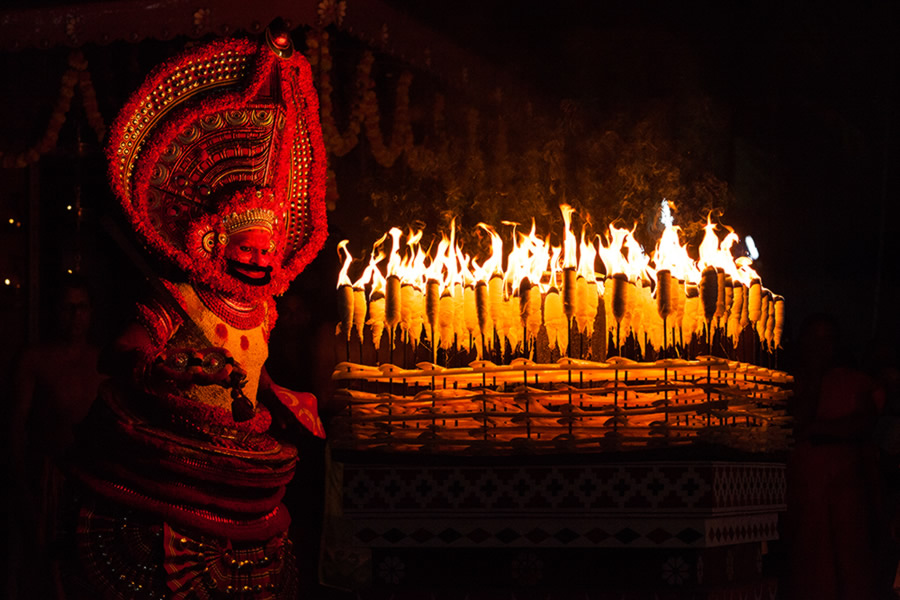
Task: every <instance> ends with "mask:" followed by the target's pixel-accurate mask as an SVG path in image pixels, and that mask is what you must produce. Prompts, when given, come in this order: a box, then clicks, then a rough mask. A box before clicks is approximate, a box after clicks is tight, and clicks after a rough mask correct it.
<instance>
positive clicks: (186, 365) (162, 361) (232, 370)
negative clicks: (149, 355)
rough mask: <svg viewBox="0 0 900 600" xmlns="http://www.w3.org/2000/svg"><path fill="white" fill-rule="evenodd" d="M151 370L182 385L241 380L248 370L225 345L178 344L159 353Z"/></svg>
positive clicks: (213, 383) (227, 385) (228, 383)
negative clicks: (191, 346)
mask: <svg viewBox="0 0 900 600" xmlns="http://www.w3.org/2000/svg"><path fill="white" fill-rule="evenodd" d="M154 373H155V374H156V375H158V376H161V377H162V378H163V379H168V380H170V381H174V382H175V383H178V384H182V385H188V384H193V385H221V386H223V387H231V386H232V384H233V383H232V382H234V381H235V380H236V379H237V380H243V379H244V378H246V376H247V373H246V371H244V370H243V369H242V368H241V367H240V365H238V364H237V363H236V362H235V360H234V357H233V356H232V355H231V353H230V352H229V351H228V350H226V349H225V348H204V349H202V350H196V349H193V348H178V349H174V350H170V351H167V352H165V353H163V354H161V355H160V356H159V357H158V358H157V359H156V361H155V367H154Z"/></svg>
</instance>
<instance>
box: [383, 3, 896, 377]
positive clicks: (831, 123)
mask: <svg viewBox="0 0 900 600" xmlns="http://www.w3.org/2000/svg"><path fill="white" fill-rule="evenodd" d="M391 4H393V5H395V6H398V7H400V8H402V9H403V10H405V11H407V12H409V13H410V14H412V15H414V16H417V17H418V18H420V19H422V20H423V21H425V22H426V23H428V24H429V25H430V26H431V27H433V28H434V29H436V30H438V31H441V32H443V33H445V34H447V35H448V36H449V37H451V38H452V39H454V40H456V41H457V42H458V43H459V44H460V45H461V46H463V47H465V48H468V49H470V50H472V51H473V52H474V53H476V54H478V55H480V56H481V57H483V58H484V59H485V60H486V61H488V62H490V63H492V64H493V65H495V66H496V67H497V68H498V69H500V70H501V71H503V72H505V73H507V74H509V75H511V76H512V77H514V78H516V79H518V80H519V81H521V82H522V83H523V84H525V86H526V87H527V88H528V89H531V90H533V92H534V93H535V94H537V95H539V96H542V97H545V98H548V99H550V100H551V101H553V100H557V101H558V100H560V99H574V100H577V101H578V102H579V103H580V105H581V106H583V107H587V110H588V112H589V113H592V114H589V115H588V117H590V116H595V117H597V120H598V122H604V120H603V119H604V117H605V116H608V115H611V114H614V113H620V112H623V111H625V112H627V111H629V110H630V111H642V110H653V109H652V107H653V106H654V105H666V106H668V107H669V108H671V107H673V106H674V110H673V111H670V112H671V113H674V114H675V115H676V116H677V115H678V114H684V115H686V116H689V115H691V114H693V113H694V112H695V111H696V110H703V111H708V112H712V113H713V114H714V115H715V117H716V119H717V122H719V123H721V124H722V127H721V128H718V129H716V130H713V131H706V132H699V133H700V134H704V133H705V134H707V136H708V142H709V145H708V147H707V154H706V155H705V156H704V158H705V159H706V160H708V162H709V169H710V170H711V171H712V172H713V173H714V174H715V175H716V176H717V177H718V178H720V179H722V180H724V181H725V182H726V183H727V184H728V187H729V191H730V198H731V199H730V202H729V203H728V206H727V208H726V212H725V215H724V216H723V217H722V222H724V223H728V224H730V225H732V226H733V227H735V228H736V229H737V231H738V232H739V233H741V234H742V235H748V234H750V235H752V236H753V237H754V239H755V240H756V243H757V246H758V248H759V251H760V260H759V261H758V263H757V267H758V270H759V271H760V274H761V275H762V277H763V281H764V283H765V284H766V285H767V286H768V287H770V288H771V289H773V290H775V291H776V293H781V294H783V295H784V296H785V297H786V299H787V306H788V319H789V323H788V329H787V333H786V334H787V335H788V336H790V335H791V334H792V333H793V334H794V335H796V332H797V330H798V329H799V326H800V323H801V322H802V321H803V320H804V319H806V318H807V317H809V316H810V315H812V314H814V313H819V312H824V313H829V314H832V315H835V316H837V317H838V318H839V320H840V322H841V323H842V325H843V327H844V329H845V334H846V336H847V344H846V352H848V353H851V354H852V355H854V356H855V358H856V359H858V360H864V359H865V358H866V355H867V353H868V352H869V349H870V348H871V342H872V340H873V339H874V338H876V337H878V336H881V337H884V338H887V339H890V340H893V343H894V344H896V340H898V337H897V336H898V334H900V331H898V316H897V313H898V312H900V308H898V304H900V293H898V283H897V282H898V274H900V269H898V267H897V264H896V259H897V256H898V248H900V245H898V238H900V228H898V224H897V222H898V217H900V211H898V207H897V205H898V202H897V189H898V188H897V183H898V182H897V165H898V158H900V157H898V145H897V138H898V136H897V133H896V132H897V123H896V119H897V111H896V106H897V103H898V96H897V87H898V85H897V84H898V81H897V54H898V39H900V36H898V33H900V29H898V13H900V11H898V4H897V3H896V2H883V3H866V6H857V5H856V4H857V3H852V4H851V3H837V4H829V5H827V6H825V5H822V4H820V3H796V2H786V3H784V2H778V3H775V2H751V3H746V2H742V3H729V2H700V3H691V2H688V3H684V2H665V3H655V2H650V3H648V2H639V3H634V2H624V1H614V2H574V1H569V0H561V1H556V2H540V3H536V2H523V3H518V2H517V3H510V2H484V1H478V0H458V1H455V2H452V3H422V2H415V1H413V0H392V1H391ZM699 104H702V106H700V107H699V108H698V105H699ZM685 122H686V123H690V119H688V118H686V119H685ZM676 130H677V128H676ZM680 134H681V135H684V136H691V135H697V134H698V132H692V131H689V130H688V129H685V130H684V131H682V132H681V133H680Z"/></svg>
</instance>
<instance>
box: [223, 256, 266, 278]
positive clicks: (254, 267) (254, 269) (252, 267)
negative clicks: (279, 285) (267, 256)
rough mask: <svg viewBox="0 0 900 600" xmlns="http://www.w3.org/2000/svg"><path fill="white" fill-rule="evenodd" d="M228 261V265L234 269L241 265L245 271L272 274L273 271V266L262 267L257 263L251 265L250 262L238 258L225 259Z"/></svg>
mask: <svg viewBox="0 0 900 600" xmlns="http://www.w3.org/2000/svg"><path fill="white" fill-rule="evenodd" d="M225 262H226V263H228V266H229V267H230V268H232V269H236V268H238V267H240V268H241V269H242V270H244V271H250V272H253V273H266V274H267V275H270V274H271V273H272V267H260V266H257V265H251V264H250V263H243V262H240V261H238V260H232V259H227V260H226V261H225Z"/></svg>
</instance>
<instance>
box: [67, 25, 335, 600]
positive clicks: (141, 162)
mask: <svg viewBox="0 0 900 600" xmlns="http://www.w3.org/2000/svg"><path fill="white" fill-rule="evenodd" d="M113 131H114V137H113V139H112V140H111V144H110V149H109V158H110V164H111V176H112V181H113V188H114V190H115V192H116V194H117V196H118V197H119V200H120V201H121V202H122V205H123V207H124V208H125V211H126V213H127V215H128V217H129V219H130V221H131V223H132V224H133V225H134V227H135V228H136V230H137V232H138V233H139V234H140V236H141V237H142V238H143V240H144V242H145V243H146V245H147V247H148V248H149V249H150V250H151V251H153V252H156V253H157V254H159V255H161V256H162V257H163V258H164V259H167V260H168V261H169V262H171V263H172V264H173V265H174V266H175V267H177V269H178V270H179V271H180V272H181V273H183V277H182V278H181V279H179V280H177V281H168V280H164V281H161V285H159V286H158V293H157V295H156V297H154V298H152V299H150V300H148V301H145V302H143V303H141V304H139V305H138V311H137V319H136V322H135V323H134V324H132V325H131V326H130V327H129V328H128V329H127V331H126V332H125V333H124V334H123V336H122V337H121V338H120V339H119V340H118V342H117V344H116V350H117V356H118V357H119V360H118V361H114V362H116V364H117V365H118V366H119V367H120V369H119V376H118V377H116V378H114V379H113V380H112V381H111V383H110V384H109V385H108V386H107V387H106V388H104V389H103V391H102V392H101V394H100V399H99V401H98V402H97V403H96V406H95V410H94V412H93V414H92V415H91V418H90V419H89V422H88V424H87V425H86V431H87V432H88V434H87V435H85V436H83V439H82V447H81V450H80V452H79V455H78V460H77V461H76V462H75V466H74V467H73V473H74V475H75V476H76V477H77V479H78V480H80V481H81V483H82V484H83V487H84V488H85V496H86V498H85V499H84V501H83V504H82V506H81V509H80V516H79V522H78V527H77V534H76V536H77V544H78V558H79V561H80V566H79V573H80V579H81V582H80V590H81V592H82V593H83V594H84V595H85V596H90V597H95V598H96V597H104V598H154V597H171V598H185V599H186V598H200V599H204V598H218V597H223V598H224V597H228V598H234V597H240V598H294V597H295V596H296V580H297V578H296V572H295V565H294V561H293V555H292V553H291V548H290V542H289V540H288V538H287V528H288V525H289V522H290V517H289V515H288V514H287V511H286V510H285V507H284V505H283V504H282V503H281V500H282V496H283V494H284V489H285V485H286V484H287V483H288V481H290V479H291V477H292V475H293V471H294V464H295V461H296V450H295V449H294V448H293V447H292V446H290V445H288V444H285V443H282V442H280V441H278V440H276V439H275V438H274V437H272V436H271V435H269V434H268V433H267V430H268V428H269V425H270V423H271V422H272V415H271V413H270V412H269V411H270V409H271V410H272V412H277V413H278V415H279V418H285V417H287V418H293V419H296V420H297V421H299V422H300V423H301V424H303V425H304V426H306V427H307V428H308V429H309V430H310V431H312V432H313V433H314V434H315V435H318V436H320V437H324V431H323V429H322V425H321V423H320V421H319V419H318V416H317V414H316V404H315V398H314V397H312V396H311V395H310V394H301V393H296V392H291V391H289V390H285V389H283V388H279V387H278V386H276V385H274V384H273V383H272V382H271V381H270V380H269V379H268V377H267V376H266V374H265V371H264V369H263V365H264V363H265V360H266V357H267V355H268V344H267V342H268V336H269V332H270V331H271V329H272V327H273V326H274V324H275V320H276V313H275V304H274V301H273V299H272V296H273V295H274V294H277V293H281V292H283V291H284V290H285V289H286V288H287V286H288V285H289V283H290V282H291V280H292V279H293V278H294V277H295V276H296V275H297V274H298V273H299V272H300V271H302V270H303V268H304V267H305V266H306V265H307V264H308V263H309V261H310V260H311V259H312V258H313V257H314V256H315V254H316V252H318V250H319V249H320V248H321V246H322V244H323V242H324V240H325V236H326V227H325V213H324V192H325V149H324V146H323V143H322V136H321V131H320V127H319V123H318V102H317V97H316V94H315V90H314V89H313V86H312V80H311V76H310V69H309V65H308V64H307V62H306V60H305V59H304V58H303V57H302V56H301V55H300V54H299V53H295V52H293V48H292V47H291V45H290V39H289V38H288V37H287V36H286V35H274V34H272V33H271V32H267V36H266V41H265V42H264V43H257V42H253V41H245V40H226V41H219V42H214V43H212V44H209V45H206V46H203V47H198V48H194V49H192V50H190V51H188V52H187V53H185V54H183V55H182V56H179V57H177V58H176V59H174V60H171V61H169V62H167V63H165V64H163V65H161V67H160V68H158V69H157V70H156V71H155V72H154V73H153V74H151V75H150V76H149V77H148V79H147V81H146V82H145V83H144V85H143V86H142V87H141V88H140V89H139V90H138V91H137V92H136V93H135V94H134V96H133V98H132V100H131V101H130V102H129V103H128V105H127V106H126V107H125V108H124V109H123V110H122V112H121V113H120V115H119V118H118V120H117V122H116V123H115V126H114V128H113Z"/></svg>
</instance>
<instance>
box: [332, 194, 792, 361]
mask: <svg viewBox="0 0 900 600" xmlns="http://www.w3.org/2000/svg"><path fill="white" fill-rule="evenodd" d="M662 206H663V208H664V209H670V210H671V206H670V203H668V201H664V203H663V205H662ZM560 210H561V212H562V215H563V221H564V227H565V230H564V235H563V243H562V244H561V245H553V244H551V243H550V237H549V236H546V237H542V236H541V235H539V234H538V231H537V225H536V223H535V221H534V220H532V223H531V228H530V230H529V231H528V232H527V233H526V232H523V231H521V230H520V227H519V225H518V224H516V223H511V222H504V224H505V225H509V226H511V236H510V237H509V238H507V240H508V241H507V242H506V243H505V242H504V237H505V236H504V237H501V235H500V234H499V233H498V232H497V231H496V230H495V229H494V228H493V227H491V226H489V225H487V224H484V223H479V224H478V225H477V227H478V228H480V229H481V230H483V231H485V232H486V233H487V234H488V236H489V239H490V254H489V255H488V256H487V257H481V256H473V255H470V254H467V253H466V252H465V251H464V249H463V247H462V244H461V243H460V240H459V239H458V236H457V229H456V228H457V225H456V219H453V220H451V222H450V228H449V234H448V233H441V235H440V240H439V241H438V240H437V239H436V238H435V239H434V241H432V242H431V243H429V244H428V245H427V247H424V246H423V244H422V240H423V238H424V233H425V232H424V230H422V229H419V230H414V229H408V231H407V233H406V234H405V241H404V234H403V232H402V230H401V229H400V228H397V227H393V228H391V229H390V231H389V232H388V233H386V234H385V235H383V236H382V237H381V238H380V239H379V240H378V241H376V242H375V243H374V244H373V246H372V253H371V256H370V258H369V260H368V264H367V266H366V268H365V270H364V272H363V274H362V276H361V277H360V278H359V279H358V280H356V281H355V282H353V283H351V280H350V278H349V269H350V265H351V264H352V262H353V257H352V255H351V254H350V251H349V250H348V243H349V242H348V240H343V241H342V242H341V243H340V244H338V254H339V256H340V257H341V258H342V261H343V263H342V266H341V270H340V273H339V275H338V286H339V287H340V286H350V285H352V287H353V288H354V290H356V291H355V292H354V295H355V294H356V292H358V293H359V294H360V298H363V297H364V296H363V294H364V292H365V294H366V295H367V296H368V298H369V302H370V303H371V302H372V301H373V300H372V299H373V296H374V297H375V298H377V301H378V302H380V301H381V300H382V299H383V298H384V297H385V296H387V295H389V294H388V293H387V287H388V286H387V279H388V278H390V277H392V276H396V277H397V278H398V279H399V280H400V283H401V285H403V286H406V289H404V290H402V293H401V294H399V295H402V297H403V301H402V302H401V303H400V305H399V312H400V313H402V318H399V317H398V316H397V313H398V309H397V308H398V305H397V304H396V301H397V296H398V294H397V292H396V291H395V292H394V294H393V295H392V296H391V298H390V300H391V301H390V302H388V305H389V306H388V310H387V313H386V314H387V317H386V318H387V319H388V320H390V321H392V325H391V327H393V323H396V322H398V320H399V321H401V322H400V325H401V327H402V328H403V329H404V330H407V331H409V332H410V335H411V336H412V338H413V339H414V340H418V339H419V335H420V333H421V329H422V327H423V322H424V321H425V319H426V317H427V323H428V324H429V326H430V327H428V328H426V330H427V331H426V335H427V336H428V337H429V339H431V331H432V330H433V333H434V335H435V336H437V339H436V340H432V341H434V342H436V343H439V344H440V345H441V346H442V347H447V348H449V347H450V345H452V344H457V343H462V342H460V340H464V339H469V340H470V344H471V343H472V341H471V340H472V339H474V338H475V337H478V336H481V337H480V341H479V342H477V343H478V344H479V345H480V346H483V347H484V348H491V347H492V346H493V345H494V343H495V342H494V334H495V333H496V334H497V335H498V336H499V340H500V344H501V347H503V345H504V344H505V343H506V342H507V341H508V342H509V343H510V345H511V346H512V347H513V348H516V346H517V344H521V343H522V342H528V343H529V344H530V343H531V342H533V340H534V336H536V334H537V332H538V330H539V329H540V326H541V325H542V324H543V325H546V326H547V332H548V337H549V338H550V342H551V345H556V346H558V347H559V348H560V350H562V349H563V348H564V347H565V346H566V344H567V341H568V340H567V335H566V331H567V330H568V327H569V323H570V321H569V320H570V319H573V318H574V319H575V322H576V325H577V326H578V328H579V330H580V331H587V332H590V330H591V328H592V327H593V323H594V316H595V315H596V311H597V310H598V308H599V309H600V310H604V311H605V314H606V317H605V320H606V323H607V324H608V326H609V327H619V326H621V333H623V334H627V333H629V332H632V331H633V332H634V334H635V336H636V339H637V340H638V343H639V344H641V345H642V347H643V345H644V344H645V343H647V342H649V343H650V344H652V345H653V346H657V347H658V346H659V345H660V344H661V343H662V342H661V338H662V337H663V335H664V333H663V330H662V327H663V321H662V319H663V317H661V316H660V310H661V309H660V308H659V307H660V306H664V310H663V312H665V313H666V315H667V317H668V319H669V320H668V322H667V324H666V325H667V327H669V328H671V330H672V337H671V338H669V339H674V337H675V333H674V331H675V328H681V329H682V330H683V331H684V333H685V334H686V335H687V336H691V335H693V334H694V332H695V330H696V329H697V327H698V326H699V324H701V323H703V322H704V320H703V313H702V310H701V309H703V308H704V306H701V302H700V300H701V298H699V297H698V287H700V286H699V284H700V283H701V279H702V277H701V273H702V272H703V270H704V269H708V268H714V269H716V270H717V271H718V273H719V277H720V281H724V282H732V281H733V282H734V284H735V285H737V284H743V285H744V286H746V287H745V289H743V290H742V292H741V293H738V292H737V291H733V290H732V285H731V284H730V283H726V284H725V287H724V288H723V293H722V294H720V297H719V298H718V299H717V308H716V310H717V313H716V316H717V317H724V318H721V319H720V318H717V319H716V323H717V325H716V326H719V325H718V324H719V323H720V321H721V322H727V323H728V325H727V327H728V330H729V335H731V336H732V337H733V339H735V340H736V339H737V336H738V335H739V333H738V332H737V331H736V330H737V329H738V328H739V329H741V330H742V329H744V327H745V326H746V325H747V323H749V322H752V323H754V324H755V326H756V327H757V328H758V329H759V334H760V336H767V337H766V338H765V339H766V341H767V342H768V343H769V345H770V346H777V344H778V342H779V341H780V331H779V332H778V333H777V334H776V333H774V332H772V331H769V329H768V327H769V325H768V323H767V321H768V319H769V318H770V317H771V315H769V314H768V313H769V312H770V311H771V310H774V304H773V305H772V308H771V309H770V308H769V307H768V305H766V306H762V305H761V304H765V302H764V301H763V302H761V301H760V295H761V294H760V292H761V290H762V287H761V284H760V277H759V274H758V273H757V272H756V271H755V270H754V269H753V268H752V266H751V265H752V263H753V261H752V259H750V258H749V257H747V256H741V257H739V258H735V257H734V255H733V249H734V247H735V244H736V242H738V241H739V239H740V238H739V237H738V235H737V234H736V233H735V231H734V230H732V229H731V228H729V227H727V226H724V225H718V224H715V223H713V222H712V218H711V215H708V216H707V223H706V226H705V227H704V235H703V239H702V241H701V243H700V245H699V246H698V247H697V258H696V259H694V258H692V256H691V253H690V252H689V247H688V244H687V243H686V242H684V241H683V240H682V230H681V229H680V228H679V227H678V226H676V225H675V224H674V223H673V222H672V220H671V219H667V220H666V222H665V228H664V230H663V232H662V234H661V236H660V238H659V239H658V240H657V242H656V244H655V248H654V250H653V252H652V253H651V254H650V255H649V256H648V254H647V253H645V252H644V248H643V247H642V246H641V244H640V243H639V242H638V240H637V239H636V237H635V235H634V234H635V231H636V227H637V225H636V224H635V226H634V227H632V229H630V230H629V229H625V228H621V227H617V226H615V225H612V224H610V225H609V226H608V227H607V229H606V230H605V231H603V232H602V233H601V234H599V235H597V236H593V235H589V233H588V226H589V225H588V224H587V223H586V224H584V225H583V226H582V231H581V238H580V241H578V240H577V239H576V237H575V235H574V233H573V231H572V214H573V213H574V212H575V211H574V209H573V208H572V207H570V206H568V205H562V206H561V207H560ZM663 212H665V210H664V211H663ZM670 214H671V213H670ZM717 227H722V228H724V229H725V230H727V232H726V233H725V235H724V236H723V237H722V238H721V239H720V238H719V235H718V234H717V233H716V232H717ZM388 238H390V240H391V244H390V248H386V244H387V240H388ZM435 242H436V243H435ZM598 257H599V258H600V260H601V262H602V263H603V268H604V269H605V271H606V273H605V274H606V278H605V279H606V283H605V284H604V281H603V280H604V278H603V277H600V281H599V282H598V281H597V279H598V273H597V268H598V267H597V258H598ZM386 258H387V260H386V261H385V259H386ZM663 270H666V271H668V272H669V274H670V276H671V279H667V281H668V282H669V284H668V285H669V287H668V289H669V290H670V292H669V299H668V300H666V299H662V300H660V298H659V297H658V289H659V282H657V286H655V287H656V289H657V296H656V297H654V295H653V294H651V286H652V284H651V283H650V281H651V280H652V281H656V280H657V273H658V272H660V271H663ZM614 276H616V277H614ZM613 279H615V282H621V283H622V285H612V283H610V282H612V280H613ZM672 280H675V281H672ZM676 282H678V283H676ZM753 282H757V284H756V288H754V287H753V285H751V284H752V283H753ZM595 284H596V285H595ZM610 285H611V286H612V289H611V290H610V287H609V286H610ZM478 286H481V288H480V290H479V289H477V288H478ZM720 286H721V284H720ZM604 288H606V290H607V291H611V293H612V296H610V297H609V298H607V299H605V301H604V302H603V303H602V304H600V303H598V300H599V299H600V297H601V296H602V295H603V294H604V293H605V291H604ZM377 292H381V294H378V295H377V296H376V293H377ZM616 294H618V295H616ZM765 295H766V297H767V298H768V297H769V296H770V295H771V292H768V290H766V291H765ZM476 297H479V298H480V299H479V300H477V306H475V305H474V304H473V303H476ZM357 301H358V300H356V301H354V302H357ZM660 302H662V304H660ZM733 302H734V304H733ZM362 303H363V304H365V300H362ZM617 303H618V304H617ZM718 305H721V307H720V306H718ZM429 306H430V308H429ZM616 307H618V308H616ZM369 309H370V318H369V321H367V323H370V324H371V325H372V326H373V336H376V337H377V336H378V335H379V332H378V331H376V330H375V329H374V327H375V321H378V319H379V318H381V317H379V316H378V315H379V314H381V312H384V311H382V307H381V305H379V306H378V307H373V306H370V307H369ZM361 310H364V308H363V307H361ZM779 310H780V311H782V313H780V315H781V317H780V318H782V319H783V305H781V306H779ZM354 311H356V307H355V305H354ZM429 311H430V312H429ZM617 311H618V313H617ZM619 313H621V314H619ZM744 313H746V315H747V316H746V318H745V315H744ZM354 315H355V312H354ZM358 320H359V319H358V318H357V317H356V316H354V317H353V323H354V326H356V327H358V324H357V321H358ZM542 321H543V322H542ZM523 327H524V333H525V335H526V336H527V339H525V340H523V339H522V338H523ZM347 329H348V331H349V327H347ZM776 335H778V340H777V341H776V338H775V337H774V336H776ZM767 338H771V339H767ZM525 347H526V348H527V347H528V345H527V344H526V346H525ZM478 351H479V352H480V351H481V348H479V349H478Z"/></svg>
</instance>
